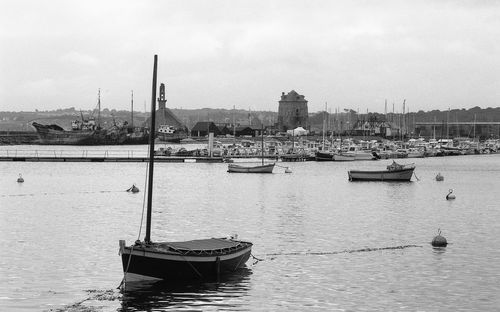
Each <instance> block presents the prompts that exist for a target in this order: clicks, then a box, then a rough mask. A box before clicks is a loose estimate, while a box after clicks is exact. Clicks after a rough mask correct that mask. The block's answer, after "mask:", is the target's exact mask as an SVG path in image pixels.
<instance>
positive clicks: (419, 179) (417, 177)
mask: <svg viewBox="0 0 500 312" xmlns="http://www.w3.org/2000/svg"><path fill="white" fill-rule="evenodd" d="M413 175H414V176H415V178H417V181H420V179H419V178H418V177H417V174H416V173H415V171H413Z"/></svg>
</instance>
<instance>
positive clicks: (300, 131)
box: [286, 127, 309, 136]
mask: <svg viewBox="0 0 500 312" xmlns="http://www.w3.org/2000/svg"><path fill="white" fill-rule="evenodd" d="M286 133H287V134H289V135H293V136H301V135H307V134H308V133H309V131H307V130H306V129H304V128H302V127H297V128H295V129H293V130H288V131H287V132H286Z"/></svg>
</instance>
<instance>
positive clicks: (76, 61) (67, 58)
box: [61, 51, 99, 66]
mask: <svg viewBox="0 0 500 312" xmlns="http://www.w3.org/2000/svg"><path fill="white" fill-rule="evenodd" d="M61 61H62V62H64V63H68V64H71V65H76V66H97V65H98V64H99V61H98V60H97V59H96V58H95V57H92V56H90V55H86V54H83V53H80V52H76V51H71V52H69V53H67V54H64V55H63V56H61Z"/></svg>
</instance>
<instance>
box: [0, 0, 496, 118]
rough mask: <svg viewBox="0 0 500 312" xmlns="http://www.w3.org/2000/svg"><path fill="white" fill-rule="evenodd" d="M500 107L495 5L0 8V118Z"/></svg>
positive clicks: (64, 0) (18, 2)
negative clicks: (288, 105) (295, 100)
mask: <svg viewBox="0 0 500 312" xmlns="http://www.w3.org/2000/svg"><path fill="white" fill-rule="evenodd" d="M154 54H158V57H159V70H158V80H159V82H164V83H165V84H166V87H167V99H168V102H167V106H168V107H172V108H181V107H182V108H187V109H194V108H203V107H209V108H228V109H229V108H232V107H233V105H234V106H236V108H239V109H251V110H271V111H277V110H278V101H279V99H280V96H281V92H286V93H288V92H289V91H291V90H295V91H297V92H298V93H300V94H303V95H304V96H305V98H306V100H308V101H309V111H310V112H315V111H319V110H322V109H324V106H325V102H328V106H329V108H330V109H332V111H334V110H335V108H340V109H344V108H351V109H354V110H358V109H359V111H360V113H361V112H363V113H364V112H366V110H367V109H368V110H369V111H377V112H384V101H385V100H386V99H387V102H388V110H389V111H392V105H393V103H394V104H395V110H396V111H401V110H402V103H403V100H404V99H406V103H407V105H408V106H409V108H410V110H411V111H416V110H424V111H427V110H432V109H440V110H445V109H448V108H452V109H454V108H466V109H467V108H471V107H474V106H480V107H482V108H486V107H499V106H500V104H499V103H500V1H487V0H483V1H479V0H478V1H460V0H458V1H445V0H429V1H425V0H418V1H404V0H395V1H376V0H366V1H333V0H326V1H313V0H305V1H291V0H286V1H270V0H264V1H258V0H248V1H238V0H226V1H220V0H209V1H208V0H203V1H189V0H179V1H174V0H169V1H160V0H156V1H144V0H137V1H129V0H119V1H103V0H99V1H89V0H80V1H72V0H60V1H54V0H50V1H48V0H47V1H40V0H2V1H1V9H0V110H15V111H20V110H24V111H33V110H35V109H38V110H52V109H57V108H69V107H75V108H76V109H84V110H87V109H93V108H95V107H96V103H97V91H98V89H99V88H100V89H101V102H102V105H103V107H107V108H110V109H112V108H114V109H130V93H131V90H133V91H134V103H135V106H134V108H135V110H144V107H145V104H144V103H145V102H147V107H148V110H149V106H150V97H151V91H150V90H151V79H152V64H153V55H154Z"/></svg>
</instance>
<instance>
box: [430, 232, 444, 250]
mask: <svg viewBox="0 0 500 312" xmlns="http://www.w3.org/2000/svg"><path fill="white" fill-rule="evenodd" d="M431 245H432V247H446V245H448V242H447V241H446V238H444V237H443V236H441V229H438V235H437V236H435V237H434V238H433V239H432V242H431Z"/></svg>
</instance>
